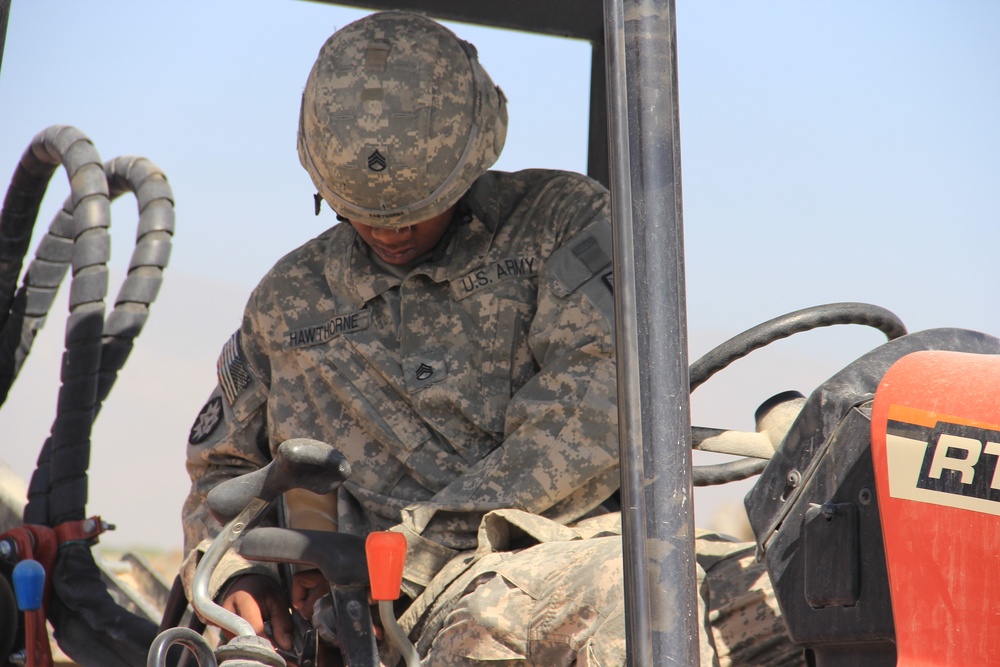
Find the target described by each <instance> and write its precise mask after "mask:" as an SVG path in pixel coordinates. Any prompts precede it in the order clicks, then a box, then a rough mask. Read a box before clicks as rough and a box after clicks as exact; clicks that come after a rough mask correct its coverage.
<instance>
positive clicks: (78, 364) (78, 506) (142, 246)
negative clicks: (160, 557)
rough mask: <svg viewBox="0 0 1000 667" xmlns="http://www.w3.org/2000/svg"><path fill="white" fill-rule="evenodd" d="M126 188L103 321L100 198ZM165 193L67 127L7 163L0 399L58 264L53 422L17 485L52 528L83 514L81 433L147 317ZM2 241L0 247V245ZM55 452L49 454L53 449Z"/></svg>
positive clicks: (104, 207)
mask: <svg viewBox="0 0 1000 667" xmlns="http://www.w3.org/2000/svg"><path fill="white" fill-rule="evenodd" d="M59 164H63V165H64V166H65V167H66V171H67V175H68V177H69V179H70V184H71V187H72V191H71V194H70V196H69V197H68V198H67V200H66V202H65V204H64V206H63V208H62V210H61V211H60V212H59V213H58V214H57V215H56V216H55V218H54V219H53V221H52V224H51V225H50V228H49V231H48V234H46V236H45V237H44V238H43V239H42V241H41V242H40V243H39V247H38V251H37V253H36V258H35V260H34V261H33V262H32V263H31V265H30V266H29V268H28V271H27V273H26V274H25V279H24V285H23V286H22V287H21V289H20V290H18V292H17V293H16V294H15V295H13V296H10V295H11V294H12V293H13V290H12V286H13V284H14V281H15V280H16V275H17V272H18V271H19V270H20V265H21V261H20V259H19V257H20V256H23V255H24V253H25V251H26V249H27V243H28V242H29V241H30V238H31V228H32V226H33V225H34V220H35V218H36V217H37V214H38V207H39V204H40V202H41V199H42V197H43V196H44V193H45V189H46V187H47V185H48V181H49V179H50V178H51V176H52V173H53V172H54V171H55V169H56V168H57V167H58V165H59ZM126 191H131V192H134V193H135V195H136V198H137V200H138V206H139V225H138V231H137V235H136V238H137V242H136V248H135V251H134V252H133V255H132V259H131V262H130V264H129V269H128V275H127V277H126V279H125V281H124V283H123V285H122V287H121V290H120V291H119V294H118V297H117V300H116V302H115V307H114V309H113V310H112V312H111V313H110V315H109V316H108V318H107V321H105V319H104V312H105V308H104V298H105V296H106V294H107V288H108V270H107V261H108V259H109V257H110V248H111V246H110V237H109V235H108V227H109V226H110V202H111V200H113V199H114V198H116V197H118V196H119V195H121V194H122V193H124V192H126ZM173 229H174V219H173V195H172V193H171V191H170V186H169V185H168V184H167V181H166V178H165V177H164V176H163V173H162V172H161V171H160V170H159V169H158V168H157V167H156V166H155V165H153V164H152V163H151V162H150V161H149V160H146V159H145V158H137V157H120V158H117V159H115V160H112V161H110V162H108V163H107V164H106V165H102V164H101V161H100V158H99V157H98V154H97V151H96V149H95V148H94V147H93V145H92V144H91V142H90V140H89V139H88V138H87V137H86V136H85V135H83V134H82V133H81V132H80V131H79V130H77V129H75V128H72V127H65V126H54V127H50V128H48V129H47V130H45V131H43V132H41V133H40V134H38V135H37V136H36V137H35V139H34V141H33V142H32V144H31V146H30V147H29V148H28V150H27V151H25V153H24V155H23V156H22V158H21V162H20V164H19V165H18V169H17V171H16V172H15V175H14V179H13V180H12V184H11V188H10V190H9V191H8V195H7V197H6V199H5V202H4V210H3V213H2V214H0V252H2V256H3V258H4V259H6V260H7V261H6V262H4V263H0V298H2V299H4V300H5V301H6V302H7V303H9V304H10V305H9V307H8V308H7V309H4V310H3V311H2V316H4V318H5V320H6V321H5V322H4V326H3V329H2V330H0V392H2V394H0V396H3V397H5V396H6V395H7V392H8V391H9V389H10V386H11V384H12V383H13V381H14V379H15V378H16V377H17V374H18V372H19V371H20V369H21V367H22V365H23V363H24V361H25V358H26V357H27V355H28V353H29V352H30V349H31V344H32V342H33V341H34V338H35V335H36V334H37V332H38V330H39V329H41V327H42V326H43V325H44V323H45V318H46V316H47V314H48V311H49V309H50V307H51V305H52V302H53V300H54V298H55V294H56V290H57V289H58V287H59V285H60V283H61V282H62V280H63V278H64V277H65V274H66V272H67V270H68V268H69V267H70V266H72V269H73V277H72V283H71V287H70V303H69V310H70V315H69V320H68V322H67V325H66V349H65V352H64V355H63V364H62V377H61V380H62V386H61V387H60V390H59V400H58V407H57V414H56V419H55V421H54V423H53V426H52V431H51V435H50V437H49V438H48V439H47V440H46V442H45V444H44V445H43V447H42V452H41V454H40V456H39V460H38V467H37V469H36V471H35V474H34V475H33V476H32V479H31V484H30V486H29V491H28V505H27V506H26V508H25V517H24V518H25V521H26V522H27V523H37V524H43V525H52V526H54V525H56V524H58V523H61V522H63V521H67V520H76V519H80V518H83V515H84V511H85V510H84V508H85V505H86V500H87V477H86V471H87V465H88V462H89V458H90V432H91V428H92V426H93V421H94V419H95V418H96V415H97V413H98V411H99V410H100V407H101V404H102V402H103V401H104V399H105V398H106V397H107V396H108V393H109V392H110V390H111V387H112V385H113V384H114V381H115V379H116V378H117V375H118V371H119V370H120V369H121V368H122V366H123V365H124V363H125V361H126V359H127V358H128V355H129V353H130V352H131V349H132V346H133V340H134V338H135V336H137V335H138V334H139V332H140V331H141V330H142V327H143V325H144V324H145V321H146V318H147V317H148V312H149V304H150V303H151V302H152V301H153V300H154V299H155V297H156V294H157V291H158V289H159V285H160V282H161V280H162V272H163V268H164V267H165V266H166V263H167V261H168V259H169V254H170V241H171V236H172V234H173ZM3 244H6V247H4V245H3ZM56 452H58V455H57V454H56Z"/></svg>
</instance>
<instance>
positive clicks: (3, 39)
mask: <svg viewBox="0 0 1000 667" xmlns="http://www.w3.org/2000/svg"><path fill="white" fill-rule="evenodd" d="M10 3H11V0H0V71H2V70H3V49H4V46H5V45H6V44H7V22H8V20H9V19H10Z"/></svg>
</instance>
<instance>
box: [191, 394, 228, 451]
mask: <svg viewBox="0 0 1000 667" xmlns="http://www.w3.org/2000/svg"><path fill="white" fill-rule="evenodd" d="M221 423H222V397H221V396H216V397H214V398H212V399H211V400H209V402H208V403H206V404H205V407H203V408H202V409H201V412H199V413H198V416H197V417H196V418H195V420H194V425H193V426H191V433H190V434H189V435H188V443H190V444H192V445H197V444H201V443H202V442H205V441H206V440H208V436H210V435H212V433H214V432H215V429H216V428H218V426H219V424H221Z"/></svg>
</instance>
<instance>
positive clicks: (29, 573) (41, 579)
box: [11, 560, 45, 611]
mask: <svg viewBox="0 0 1000 667" xmlns="http://www.w3.org/2000/svg"><path fill="white" fill-rule="evenodd" d="M11 578H12V579H13V580H14V597H16V598H17V608H18V609H20V610H21V611H34V610H35V609H41V607H42V594H43V593H44V591H45V568H44V567H42V564H41V563H39V562H38V561H37V560H22V561H21V562H20V563H18V564H17V565H15V566H14V573H13V575H12V577H11Z"/></svg>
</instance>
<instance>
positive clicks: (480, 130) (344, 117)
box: [298, 11, 507, 228]
mask: <svg viewBox="0 0 1000 667" xmlns="http://www.w3.org/2000/svg"><path fill="white" fill-rule="evenodd" d="M506 136H507V107H506V101H505V99H504V96H503V92H502V91H501V90H500V89H499V88H498V87H497V86H495V85H494V84H493V81H492V80H491V79H490V77H489V75H488V74H487V73H486V70H484V69H483V68H482V66H481V65H480V64H479V61H478V60H477V58H476V50H475V47H473V46H472V45H471V44H469V43H467V42H464V41H462V40H461V39H459V38H458V37H457V36H456V35H455V34H454V33H452V32H451V31H450V30H448V29H447V28H445V27H444V26H442V25H440V24H438V23H435V22H434V21H432V20H430V19H428V18H425V17H423V16H420V15H419V14H412V13H408V12H401V11H389V12H381V13H377V14H372V15H370V16H367V17H365V18H363V19H361V20H359V21H355V22H354V23H351V24H350V25H348V26H346V27H344V28H342V29H341V30H338V31H337V32H336V33H334V34H333V36H331V37H330V38H329V39H328V40H327V41H326V44H324V45H323V48H322V49H320V53H319V56H318V57H317V59H316V63H315V64H314V65H313V68H312V71H311V72H310V73H309V79H308V80H307V81H306V87H305V90H304V91H303V93H302V109H301V112H300V115H299V135H298V150H299V161H300V162H301V163H302V166H303V167H305V169H306V171H308V172H309V175H310V176H311V177H312V180H313V183H314V184H315V185H316V188H317V189H318V190H319V194H320V195H322V197H323V199H325V200H326V201H327V203H328V204H330V206H331V207H332V208H333V210H334V211H336V212H337V213H339V214H340V215H342V216H344V217H346V218H347V219H348V220H351V221H353V222H360V223H363V224H367V225H371V226H375V227H390V228H399V227H406V226H408V225H412V224H414V223H417V222H421V221H423V220H427V219H430V218H433V217H434V216H436V215H439V214H441V213H443V212H444V211H446V210H447V209H448V208H449V207H450V206H451V205H452V204H454V203H455V202H457V201H458V200H459V199H460V198H461V197H462V195H464V194H465V192H466V191H467V190H468V189H469V187H470V186H471V185H472V183H473V181H475V180H476V179H477V178H479V177H480V176H481V175H482V174H483V173H485V172H486V170H487V169H489V168H490V166H491V165H492V164H493V163H494V162H496V160H497V158H498V157H499V155H500V151H501V149H503V144H504V140H505V138H506Z"/></svg>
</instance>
